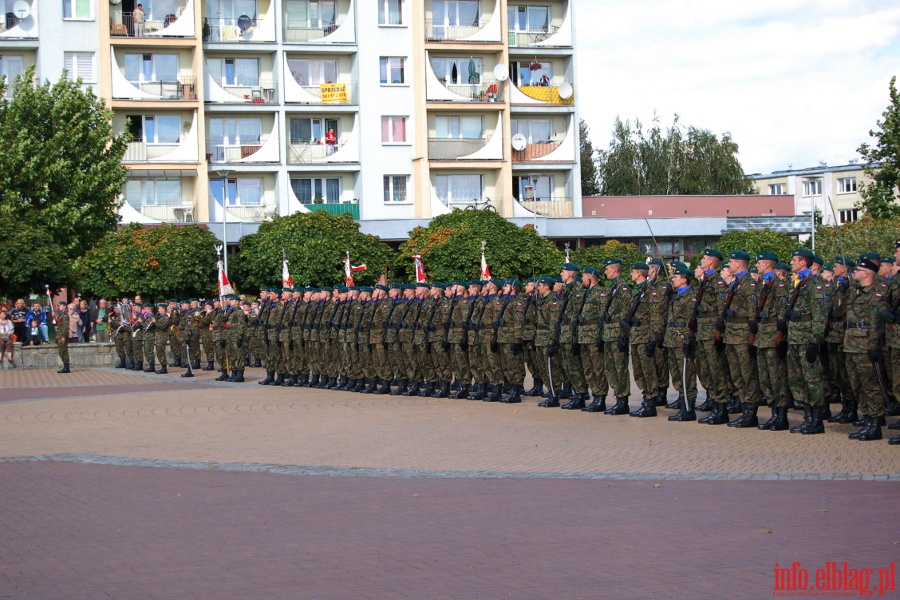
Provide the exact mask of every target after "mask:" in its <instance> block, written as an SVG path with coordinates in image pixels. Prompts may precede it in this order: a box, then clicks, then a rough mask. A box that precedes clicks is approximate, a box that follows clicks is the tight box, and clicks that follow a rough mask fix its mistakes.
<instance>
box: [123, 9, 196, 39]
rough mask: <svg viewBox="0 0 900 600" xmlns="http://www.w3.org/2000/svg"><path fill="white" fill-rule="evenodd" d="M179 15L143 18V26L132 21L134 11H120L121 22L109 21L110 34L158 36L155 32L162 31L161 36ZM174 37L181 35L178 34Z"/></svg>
mask: <svg viewBox="0 0 900 600" xmlns="http://www.w3.org/2000/svg"><path fill="white" fill-rule="evenodd" d="M180 16H181V15H168V16H166V17H165V18H163V19H147V18H145V19H144V22H143V27H141V25H140V24H137V23H135V22H134V13H130V12H126V13H122V22H121V23H110V30H109V33H110V35H112V36H114V37H159V36H157V35H152V36H151V34H155V33H156V32H158V31H163V34H162V35H163V37H166V35H165V31H164V30H165V29H166V27H168V26H169V25H171V24H172V23H174V22H175V21H177V20H178V18H179V17H180ZM176 37H182V36H181V35H178V36H176Z"/></svg>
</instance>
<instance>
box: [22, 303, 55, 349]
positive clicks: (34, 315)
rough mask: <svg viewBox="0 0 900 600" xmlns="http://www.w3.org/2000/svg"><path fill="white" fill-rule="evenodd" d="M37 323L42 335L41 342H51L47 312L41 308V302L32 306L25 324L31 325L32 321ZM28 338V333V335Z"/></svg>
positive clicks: (26, 316)
mask: <svg viewBox="0 0 900 600" xmlns="http://www.w3.org/2000/svg"><path fill="white" fill-rule="evenodd" d="M32 320H34V321H37V327H38V330H39V331H40V334H41V340H42V341H43V342H44V343H45V344H46V343H48V342H49V341H50V333H49V332H48V331H47V311H46V310H44V309H43V308H42V307H41V303H40V302H35V303H34V304H32V305H31V310H29V311H28V314H27V315H25V323H27V324H30V323H31V321H32ZM26 337H27V333H26Z"/></svg>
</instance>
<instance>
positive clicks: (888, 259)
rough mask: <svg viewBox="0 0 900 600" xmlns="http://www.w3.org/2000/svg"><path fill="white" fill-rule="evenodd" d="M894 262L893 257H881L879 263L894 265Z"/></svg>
mask: <svg viewBox="0 0 900 600" xmlns="http://www.w3.org/2000/svg"><path fill="white" fill-rule="evenodd" d="M894 261H895V259H894V257H893V256H882V257H881V262H883V263H890V264H894Z"/></svg>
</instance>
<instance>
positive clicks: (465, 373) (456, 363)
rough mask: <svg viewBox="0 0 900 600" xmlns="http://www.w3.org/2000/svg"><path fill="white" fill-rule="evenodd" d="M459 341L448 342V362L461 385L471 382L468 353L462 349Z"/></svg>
mask: <svg viewBox="0 0 900 600" xmlns="http://www.w3.org/2000/svg"><path fill="white" fill-rule="evenodd" d="M460 344H461V342H450V362H451V364H452V365H453V374H454V375H455V376H456V379H457V380H458V381H459V382H460V383H461V384H462V385H469V383H471V382H472V370H471V369H470V368H469V353H468V351H466V350H463V349H462V346H460Z"/></svg>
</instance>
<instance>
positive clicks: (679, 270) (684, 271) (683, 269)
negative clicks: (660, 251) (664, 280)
mask: <svg viewBox="0 0 900 600" xmlns="http://www.w3.org/2000/svg"><path fill="white" fill-rule="evenodd" d="M672 275H681V276H682V277H688V278H690V276H691V275H693V273H691V270H690V269H688V268H687V265H685V264H684V263H681V265H678V266H676V267H675V268H674V269H672Z"/></svg>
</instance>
